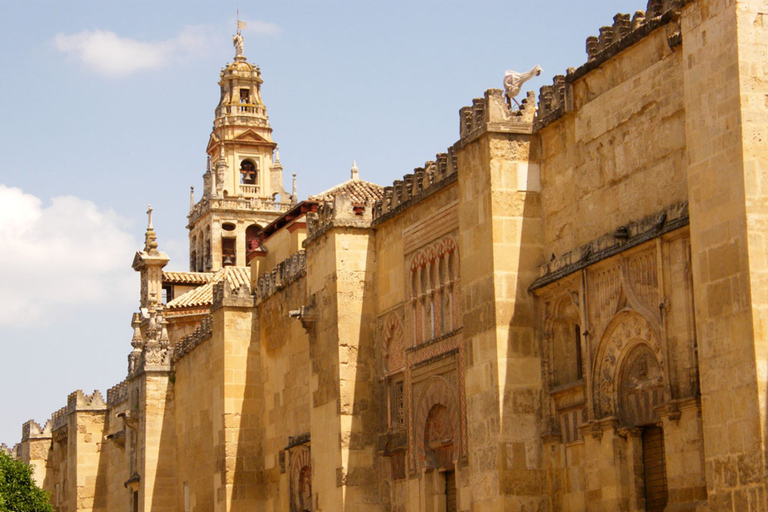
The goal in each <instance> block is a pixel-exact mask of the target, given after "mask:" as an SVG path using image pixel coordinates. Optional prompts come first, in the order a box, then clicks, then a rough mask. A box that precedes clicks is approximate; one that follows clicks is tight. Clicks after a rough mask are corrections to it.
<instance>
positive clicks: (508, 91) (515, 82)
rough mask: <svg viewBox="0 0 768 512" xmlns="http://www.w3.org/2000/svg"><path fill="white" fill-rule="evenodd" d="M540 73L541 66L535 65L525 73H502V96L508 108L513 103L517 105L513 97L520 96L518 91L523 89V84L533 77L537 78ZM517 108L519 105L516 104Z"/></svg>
mask: <svg viewBox="0 0 768 512" xmlns="http://www.w3.org/2000/svg"><path fill="white" fill-rule="evenodd" d="M541 72H542V69H541V66H539V65H538V64H536V65H535V66H534V67H533V68H531V69H530V70H529V71H526V72H525V73H518V72H517V71H507V72H506V73H504V96H505V97H506V99H507V106H509V108H512V102H513V101H514V102H515V103H517V100H516V99H515V96H517V95H518V94H520V89H521V88H522V87H523V84H524V83H525V82H527V81H528V80H530V79H531V78H533V77H534V76H539V75H540V74H541ZM517 108H520V103H517Z"/></svg>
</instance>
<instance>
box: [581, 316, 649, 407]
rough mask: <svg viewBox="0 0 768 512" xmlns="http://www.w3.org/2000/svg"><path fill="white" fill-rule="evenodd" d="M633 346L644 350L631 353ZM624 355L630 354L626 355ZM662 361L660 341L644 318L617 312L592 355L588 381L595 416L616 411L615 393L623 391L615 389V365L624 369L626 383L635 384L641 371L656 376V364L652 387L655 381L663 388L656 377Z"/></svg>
mask: <svg viewBox="0 0 768 512" xmlns="http://www.w3.org/2000/svg"><path fill="white" fill-rule="evenodd" d="M637 347H642V348H643V349H644V351H643V352H637V353H635V352H634V349H636V348H637ZM627 355H631V356H632V357H631V358H628V357H627ZM637 358H640V359H637ZM643 365H645V366H643ZM663 365H664V360H663V358H662V351H661V341H660V338H659V335H658V333H657V332H656V330H655V329H654V328H653V327H652V326H651V324H650V323H649V322H648V320H646V319H645V318H644V317H642V316H641V315H639V314H638V313H635V312H633V311H628V310H625V311H621V312H620V313H618V314H617V315H616V316H615V317H614V318H613V320H612V321H611V322H610V324H609V326H608V328H607V329H606V331H605V335H604V336H603V339H602V340H601V342H600V348H599V350H598V352H597V357H596V359H595V370H594V376H593V381H592V382H593V383H594V384H593V385H594V388H593V389H594V404H595V414H596V419H599V418H603V417H606V416H618V415H619V411H618V394H619V392H624V391H623V390H620V389H619V386H618V383H617V379H618V376H619V373H618V369H619V368H624V369H626V370H625V372H624V373H625V374H626V375H627V379H629V380H627V381H626V385H627V386H634V385H639V384H638V383H639V382H640V381H639V379H644V378H646V377H642V375H643V373H642V372H643V371H645V372H646V373H645V375H646V376H647V375H652V377H650V378H652V379H656V378H657V373H656V369H657V368H658V377H659V379H660V380H659V381H658V384H654V387H655V386H656V385H658V386H661V387H662V389H663V386H662V384H661V383H662V380H661V377H660V376H661V369H662V368H663ZM642 368H646V370H642ZM626 372H629V373H626ZM632 372H635V373H634V375H635V377H630V375H632V374H633V373H632ZM648 372H650V373H648ZM654 382H655V381H654ZM659 393H661V391H660V392H659ZM644 396H645V395H644ZM661 396H662V395H661V394H660V395H659V397H658V398H657V399H658V400H661ZM632 400H634V399H632ZM638 419H639V418H638Z"/></svg>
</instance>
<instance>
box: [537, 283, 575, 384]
mask: <svg viewBox="0 0 768 512" xmlns="http://www.w3.org/2000/svg"><path fill="white" fill-rule="evenodd" d="M580 324H581V320H580V314H579V306H578V305H577V303H576V302H575V301H574V298H573V297H572V296H571V295H570V294H566V296H565V297H564V298H562V299H560V300H559V301H557V303H556V304H555V306H554V307H553V310H552V313H551V314H550V316H549V317H548V318H547V326H546V329H547V331H548V333H549V338H550V340H551V352H550V354H551V356H550V357H551V369H552V385H553V386H555V387H557V386H563V385H566V384H570V383H572V382H576V381H578V380H580V379H581V378H582V377H583V368H584V364H583V361H582V351H581V325H580Z"/></svg>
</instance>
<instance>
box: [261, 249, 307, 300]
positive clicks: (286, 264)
mask: <svg viewBox="0 0 768 512" xmlns="http://www.w3.org/2000/svg"><path fill="white" fill-rule="evenodd" d="M306 274H307V253H306V252H305V251H299V252H297V253H296V254H292V255H291V256H290V257H288V258H286V259H285V260H283V261H281V262H280V263H278V264H277V265H275V268H273V269H272V271H271V272H266V273H264V274H262V275H261V276H259V279H258V280H257V281H256V297H257V299H258V300H259V301H263V300H266V299H268V298H269V297H271V296H272V295H274V294H275V293H277V292H279V291H280V290H282V289H283V288H285V287H286V286H288V285H290V284H291V283H293V282H295V281H297V280H299V279H300V278H301V277H303V276H305V275H306Z"/></svg>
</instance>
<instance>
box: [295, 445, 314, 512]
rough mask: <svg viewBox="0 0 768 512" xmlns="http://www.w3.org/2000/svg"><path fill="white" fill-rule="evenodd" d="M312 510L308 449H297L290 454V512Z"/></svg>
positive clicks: (301, 447) (310, 469) (310, 466)
mask: <svg viewBox="0 0 768 512" xmlns="http://www.w3.org/2000/svg"><path fill="white" fill-rule="evenodd" d="M310 510H312V465H311V463H310V457H309V448H307V447H306V446H300V447H297V448H296V449H295V450H294V451H293V452H292V453H291V512H307V511H310Z"/></svg>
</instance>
